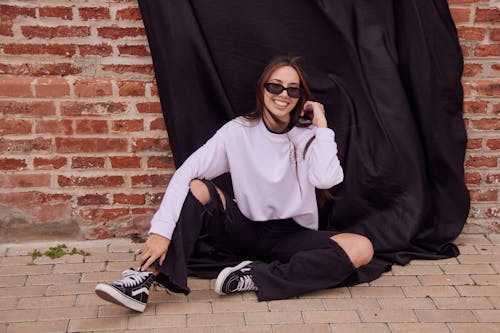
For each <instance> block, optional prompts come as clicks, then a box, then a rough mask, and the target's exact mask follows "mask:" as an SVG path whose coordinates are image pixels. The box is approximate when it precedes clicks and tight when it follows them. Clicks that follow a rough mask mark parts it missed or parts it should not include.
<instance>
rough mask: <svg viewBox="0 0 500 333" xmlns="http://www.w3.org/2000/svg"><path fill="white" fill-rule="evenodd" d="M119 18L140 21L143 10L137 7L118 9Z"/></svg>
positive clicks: (117, 15) (117, 17)
mask: <svg viewBox="0 0 500 333" xmlns="http://www.w3.org/2000/svg"><path fill="white" fill-rule="evenodd" d="M116 19H117V20H129V21H140V20H142V17H141V12H140V10H139V8H137V7H129V8H123V9H119V10H117V11H116Z"/></svg>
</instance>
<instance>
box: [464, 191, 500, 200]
mask: <svg viewBox="0 0 500 333" xmlns="http://www.w3.org/2000/svg"><path fill="white" fill-rule="evenodd" d="M469 194H470V200H471V201H472V202H475V201H477V202H483V201H484V202H486V201H497V198H498V190H496V189H490V190H470V191H469Z"/></svg>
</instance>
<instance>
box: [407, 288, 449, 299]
mask: <svg viewBox="0 0 500 333" xmlns="http://www.w3.org/2000/svg"><path fill="white" fill-rule="evenodd" d="M403 291H404V293H405V295H406V297H454V296H458V293H457V291H456V290H455V288H453V287H451V286H422V287H403Z"/></svg>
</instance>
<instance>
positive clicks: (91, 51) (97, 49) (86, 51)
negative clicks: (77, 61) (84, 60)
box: [78, 43, 113, 57]
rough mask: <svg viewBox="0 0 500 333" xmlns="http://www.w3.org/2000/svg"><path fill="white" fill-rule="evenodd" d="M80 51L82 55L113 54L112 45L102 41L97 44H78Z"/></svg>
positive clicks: (106, 55) (102, 55)
mask: <svg viewBox="0 0 500 333" xmlns="http://www.w3.org/2000/svg"><path fill="white" fill-rule="evenodd" d="M78 49H79V51H80V52H79V53H80V55H81V56H84V57H85V56H89V55H96V56H101V57H108V56H111V55H113V48H112V46H111V45H109V44H106V43H101V44H97V45H93V44H80V45H78Z"/></svg>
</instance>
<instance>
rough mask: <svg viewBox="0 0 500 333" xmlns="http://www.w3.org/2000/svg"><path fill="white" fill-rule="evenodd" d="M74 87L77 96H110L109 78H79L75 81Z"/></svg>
mask: <svg viewBox="0 0 500 333" xmlns="http://www.w3.org/2000/svg"><path fill="white" fill-rule="evenodd" d="M74 88H75V95H76V96H77V97H100V96H111V94H112V90H111V80H108V79H94V78H89V79H79V80H76V81H75V83H74ZM73 105H75V104H73ZM97 105H103V104H97ZM104 105H106V104H104Z"/></svg>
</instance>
